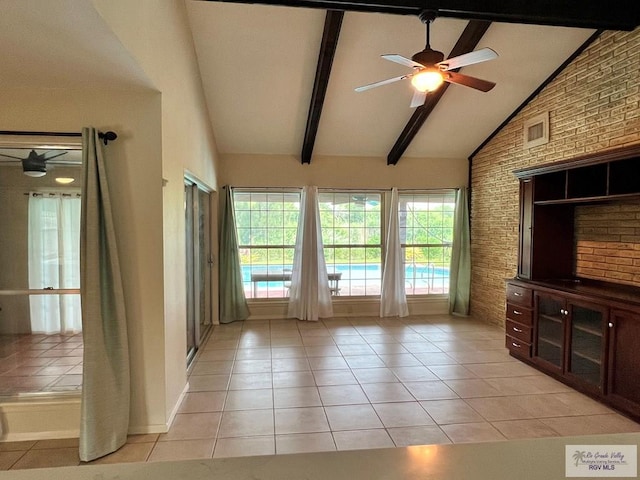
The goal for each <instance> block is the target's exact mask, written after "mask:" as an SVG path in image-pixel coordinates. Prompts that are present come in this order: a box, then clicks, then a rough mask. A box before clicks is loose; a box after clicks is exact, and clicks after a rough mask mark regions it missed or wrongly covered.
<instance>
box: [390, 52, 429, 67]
mask: <svg viewBox="0 0 640 480" xmlns="http://www.w3.org/2000/svg"><path fill="white" fill-rule="evenodd" d="M380 56H381V57H382V58H384V59H385V60H389V61H390V62H395V63H399V64H400V65H404V66H405V67H411V68H424V65H422V64H421V63H418V62H414V61H413V60H411V59H410V58H407V57H403V56H402V55H397V54H395V53H392V54H388V55H380Z"/></svg>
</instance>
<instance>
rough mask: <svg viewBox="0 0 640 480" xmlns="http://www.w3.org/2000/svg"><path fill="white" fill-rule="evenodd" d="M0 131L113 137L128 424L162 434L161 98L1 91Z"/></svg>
mask: <svg viewBox="0 0 640 480" xmlns="http://www.w3.org/2000/svg"><path fill="white" fill-rule="evenodd" d="M0 124H2V125H3V128H6V129H7V130H27V131H59V132H80V131H81V129H82V127H83V126H89V125H93V126H95V127H97V128H99V129H101V130H103V131H104V130H113V131H115V132H117V133H118V139H117V140H116V141H115V142H112V143H110V144H109V146H108V147H107V148H106V159H107V165H106V168H107V172H108V175H109V179H110V181H111V183H110V192H111V196H112V203H113V209H114V217H115V218H114V220H115V228H116V238H117V242H118V247H119V249H120V255H121V262H122V272H123V282H124V289H125V304H126V309H127V317H128V320H129V326H128V331H129V347H130V351H131V374H132V407H131V415H132V416H131V425H132V428H133V429H148V428H154V429H156V430H159V429H161V428H162V427H163V426H164V425H165V424H166V416H165V413H164V411H165V401H164V398H165V395H164V352H163V350H164V349H163V341H164V338H163V295H162V292H163V274H164V272H163V268H162V261H163V256H162V207H161V205H162V168H161V145H160V143H159V142H158V138H160V128H161V127H160V95H159V94H158V93H157V92H153V91H108V90H104V89H101V90H99V91H97V92H94V91H91V90H87V89H64V90H56V89H49V90H28V89H14V90H7V89H4V90H3V106H2V109H0ZM33 418H34V421H40V419H38V417H37V416H35V415H34V416H33ZM39 426H40V429H41V430H46V428H47V427H46V425H45V424H41V425H39ZM69 430H71V427H70V428H69ZM5 433H7V432H6V431H5ZM9 433H11V432H9Z"/></svg>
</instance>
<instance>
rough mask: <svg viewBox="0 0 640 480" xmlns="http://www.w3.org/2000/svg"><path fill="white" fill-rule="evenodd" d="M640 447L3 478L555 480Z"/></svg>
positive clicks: (133, 467) (332, 456)
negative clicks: (587, 456) (569, 461)
mask: <svg viewBox="0 0 640 480" xmlns="http://www.w3.org/2000/svg"><path fill="white" fill-rule="evenodd" d="M639 442H640V433H625V434H611V435H589V436H579V437H553V438H541V439H529V440H517V441H504V442H492V443H475V444H457V445H429V446H417V447H405V448H388V449H378V450H352V451H341V452H320V453H302V454H295V455H273V456H262V457H235V458H220V459H208V460H187V461H177V462H157V463H129V464H117V465H83V466H79V467H61V468H46V469H34V470H16V471H10V472H0V479H2V480H4V479H16V480H20V479H42V480H45V479H46V480H57V479H60V480H76V479H91V480H134V479H135V480H146V479H149V480H164V479H189V480H204V479H207V480H210V479H225V480H294V479H295V480H325V479H330V480H360V479H362V480H365V479H366V480H374V479H384V480H395V479H398V480H400V479H403V480H404V479H413V478H415V479H420V480H432V479H437V480H440V479H443V480H444V479H446V480H452V479H472V480H482V479H491V480H500V479H516V478H517V479H518V480H534V479H535V480H537V479H544V480H553V479H564V478H566V477H565V445H636V447H637V445H638V443H639ZM599 478H607V477H599Z"/></svg>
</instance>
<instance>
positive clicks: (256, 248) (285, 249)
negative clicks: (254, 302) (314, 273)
mask: <svg viewBox="0 0 640 480" xmlns="http://www.w3.org/2000/svg"><path fill="white" fill-rule="evenodd" d="M233 204H234V208H235V216H236V227H237V232H238V249H239V251H240V266H241V269H242V283H243V285H244V291H245V295H246V297H247V298H282V297H286V296H287V295H288V293H289V285H290V280H291V269H292V266H293V252H294V248H295V243H296V234H297V229H298V218H299V216H300V191H299V190H274V189H269V190H253V189H251V190H248V189H246V190H240V189H234V190H233Z"/></svg>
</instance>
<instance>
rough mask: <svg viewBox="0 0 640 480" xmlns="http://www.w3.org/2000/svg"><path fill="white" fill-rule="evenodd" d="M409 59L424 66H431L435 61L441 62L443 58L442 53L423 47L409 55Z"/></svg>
mask: <svg viewBox="0 0 640 480" xmlns="http://www.w3.org/2000/svg"><path fill="white" fill-rule="evenodd" d="M411 60H413V61H414V62H418V63H419V64H421V65H424V66H425V67H431V66H433V65H434V64H436V63H439V62H442V61H443V60H444V54H443V53H442V52H437V51H435V50H432V49H430V48H425V49H424V50H422V51H421V52H418V53H416V54H415V55H414V56H413V57H411Z"/></svg>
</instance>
